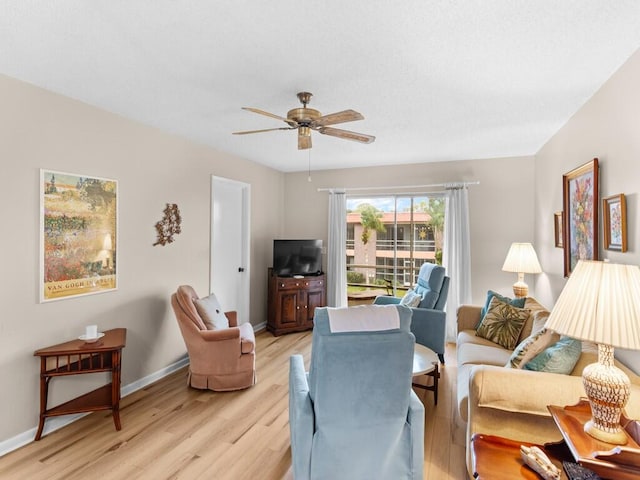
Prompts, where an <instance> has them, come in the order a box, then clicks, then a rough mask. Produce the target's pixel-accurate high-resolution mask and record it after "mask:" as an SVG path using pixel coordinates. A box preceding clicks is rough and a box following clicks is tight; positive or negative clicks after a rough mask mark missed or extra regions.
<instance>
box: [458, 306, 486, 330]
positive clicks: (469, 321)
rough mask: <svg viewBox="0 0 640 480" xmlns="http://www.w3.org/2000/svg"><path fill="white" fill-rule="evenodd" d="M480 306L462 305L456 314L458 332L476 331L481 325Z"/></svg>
mask: <svg viewBox="0 0 640 480" xmlns="http://www.w3.org/2000/svg"><path fill="white" fill-rule="evenodd" d="M481 310H482V307H480V306H478V305H460V306H459V307H458V311H457V313H456V319H457V325H458V332H461V331H462V330H475V329H476V326H477V325H478V323H480V311H481Z"/></svg>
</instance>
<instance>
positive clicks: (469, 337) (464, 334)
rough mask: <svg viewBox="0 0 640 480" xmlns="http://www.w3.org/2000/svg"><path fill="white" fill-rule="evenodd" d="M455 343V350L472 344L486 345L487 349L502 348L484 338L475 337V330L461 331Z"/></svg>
mask: <svg viewBox="0 0 640 480" xmlns="http://www.w3.org/2000/svg"><path fill="white" fill-rule="evenodd" d="M456 343H457V348H460V346H461V345H463V344H465V343H474V344H477V345H488V346H489V347H498V348H502V347H500V346H499V345H497V344H495V343H493V342H492V341H491V340H487V339H486V338H482V337H479V336H477V335H476V331H475V330H462V331H461V332H460V333H459V334H458V339H457V340H456ZM509 353H511V352H509Z"/></svg>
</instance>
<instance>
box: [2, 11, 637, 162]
mask: <svg viewBox="0 0 640 480" xmlns="http://www.w3.org/2000/svg"><path fill="white" fill-rule="evenodd" d="M638 47H640V1H638V0H615V1H612V0H567V1H564V0H535V1H534V0H528V1H524V0H501V1H497V0H469V1H462V0H456V1H446V0H403V1H399V0H397V1H380V0H367V1H364V0H352V1H349V2H345V1H344V0H278V1H271V2H268V1H264V0H233V1H227V0H225V1H213V0H192V1H186V0H184V1H176V0H110V1H88V0H59V1H55V2H44V1H37V0H0V73H3V74H5V75H8V76H11V77H15V78H17V79H21V80H24V81H26V82H29V83H32V84H35V85H38V86H41V87H43V88H46V89H49V90H52V91H54V92H58V93H61V94H63V95H66V96H69V97H72V98H75V99H78V100H81V101H84V102H86V103H89V104H91V105H95V106H98V107H101V108H103V109H106V110H109V111H111V112H115V113H118V114H121V115H123V116H125V117H129V118H132V119H135V120H137V121H140V122H142V123H145V124H148V125H153V126H155V127H157V128H160V129H162V130H164V131H167V132H171V133H174V134H177V135H181V136H184V137H187V138H189V139H192V140H195V141H197V142H201V143H203V144H207V145H210V146H212V147H215V148H217V149H219V150H222V151H225V152H231V153H233V154H236V155H238V156H240V157H244V158H248V159H251V160H254V161H256V162H259V163H263V164H265V165H268V166H271V167H273V168H276V169H279V170H282V171H300V170H306V168H307V163H308V159H309V157H308V152H307V151H298V150H297V143H296V134H295V132H294V131H276V132H268V133H260V134H255V135H246V136H236V135H231V132H233V131H237V130H252V129H262V128H272V127H280V126H285V124H284V123H281V122H279V121H278V120H275V119H271V118H268V117H265V116H261V115H256V114H255V113H251V112H246V111H243V110H241V108H240V107H243V106H250V107H256V108H260V109H263V110H267V111H269V112H272V113H275V114H278V115H281V116H286V112H287V111H288V110H289V109H291V108H295V107H297V106H299V103H298V100H297V98H296V93H297V92H299V91H303V90H306V91H310V92H312V93H313V94H314V97H313V98H312V100H311V103H310V105H309V106H310V107H313V108H316V109H318V110H320V111H321V112H322V113H323V114H327V113H333V112H336V111H340V110H343V109H346V108H352V109H354V110H357V111H359V112H361V113H362V114H363V115H364V117H365V119H364V120H362V121H357V122H353V123H348V124H343V125H339V127H341V128H346V129H349V130H354V131H356V132H362V133H367V134H371V135H375V136H376V137H377V139H376V141H375V143H373V144H370V145H363V144H359V143H355V142H350V141H346V140H341V139H337V138H333V137H329V136H323V135H320V134H319V133H317V132H314V133H313V134H312V135H313V145H314V146H313V149H312V150H311V165H312V168H313V169H314V170H315V169H325V168H342V167H356V166H370V165H388V164H394V163H413V162H430V161H446V160H458V159H479V158H487V157H501V156H516V155H531V154H534V153H536V152H537V150H538V149H539V148H540V147H541V146H542V145H543V144H544V143H545V142H546V141H547V140H548V139H549V138H550V137H551V136H552V135H553V134H554V133H555V132H556V131H557V130H558V129H559V128H560V127H561V126H562V125H563V124H564V123H565V122H566V121H567V120H568V119H569V117H570V116H571V115H572V114H573V113H575V112H576V111H577V110H578V109H579V108H580V106H581V105H582V104H584V102H585V101H586V100H588V99H589V97H591V96H592V95H593V94H594V93H595V92H596V90H597V89H598V88H599V87H600V86H601V85H602V84H603V83H604V82H605V81H606V80H607V79H608V78H609V77H610V76H611V75H612V74H613V73H614V72H615V70H616V69H617V68H618V67H620V65H622V63H624V61H625V60H626V59H627V58H628V57H629V56H630V55H631V54H632V53H633V52H634V51H635V50H636V49H637V48H638Z"/></svg>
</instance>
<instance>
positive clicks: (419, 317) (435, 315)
mask: <svg viewBox="0 0 640 480" xmlns="http://www.w3.org/2000/svg"><path fill="white" fill-rule="evenodd" d="M411 311H412V313H413V315H412V317H411V333H413V335H414V336H415V337H416V343H419V344H420V345H424V346H425V347H428V348H430V349H431V350H433V351H434V352H436V353H437V354H438V355H439V356H441V355H444V346H445V332H446V328H447V314H446V313H445V312H443V311H442V310H433V309H430V308H411ZM440 358H441V360H442V357H440Z"/></svg>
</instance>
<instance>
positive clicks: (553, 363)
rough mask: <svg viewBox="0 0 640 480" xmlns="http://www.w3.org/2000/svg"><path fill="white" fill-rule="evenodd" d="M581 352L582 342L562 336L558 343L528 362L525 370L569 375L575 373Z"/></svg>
mask: <svg viewBox="0 0 640 480" xmlns="http://www.w3.org/2000/svg"><path fill="white" fill-rule="evenodd" d="M581 352H582V342H581V341H580V340H577V339H575V338H571V337H567V336H562V337H560V340H558V341H557V342H556V343H554V344H553V345H551V346H550V347H547V348H546V349H545V350H543V351H542V352H541V353H539V354H538V355H536V356H535V357H534V358H533V359H531V360H530V361H529V362H527V363H526V364H525V366H524V369H525V370H534V371H536V372H551V373H563V374H566V375H568V374H570V373H571V372H572V371H573V368H574V367H575V365H576V363H577V362H578V359H579V358H580V354H581Z"/></svg>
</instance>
